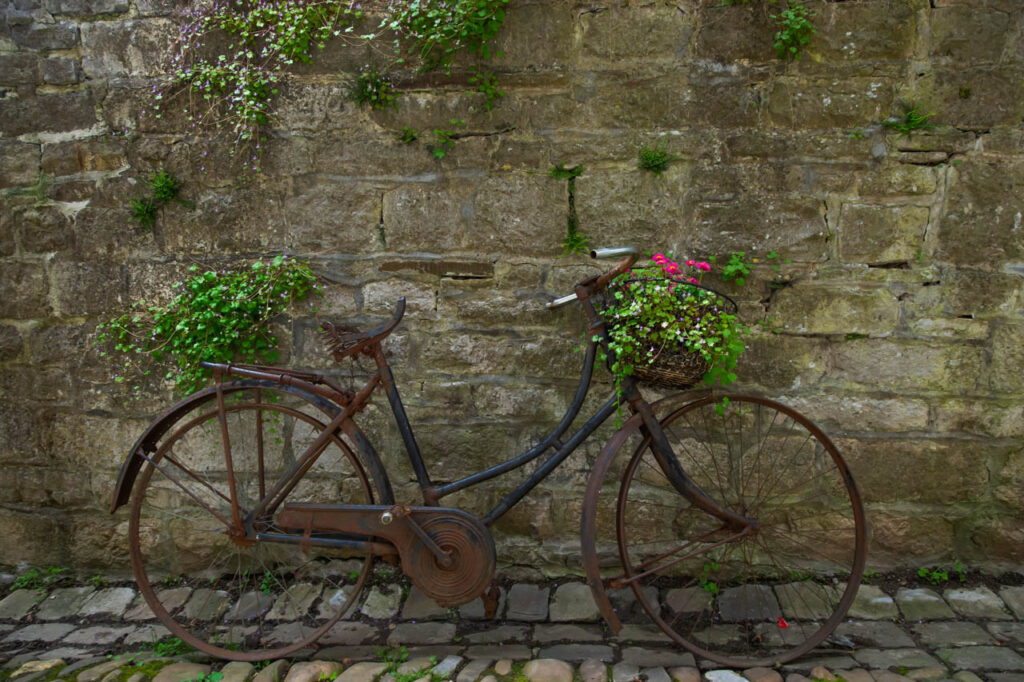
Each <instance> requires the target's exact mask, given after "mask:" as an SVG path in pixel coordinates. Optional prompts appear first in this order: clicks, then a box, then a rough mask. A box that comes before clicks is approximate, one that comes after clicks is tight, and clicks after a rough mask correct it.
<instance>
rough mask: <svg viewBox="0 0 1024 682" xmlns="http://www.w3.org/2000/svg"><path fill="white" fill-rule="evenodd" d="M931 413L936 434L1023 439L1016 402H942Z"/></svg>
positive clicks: (1022, 413)
mask: <svg viewBox="0 0 1024 682" xmlns="http://www.w3.org/2000/svg"><path fill="white" fill-rule="evenodd" d="M933 409H934V411H935V426H934V428H935V430H936V431H950V432H957V431H959V432H964V433H970V434H976V435H983V436H995V437H997V438H1007V437H1022V436H1024V405H1020V404H1018V403H1017V402H1016V401H1009V402H1007V401H996V400H990V401H978V400H970V401H961V400H945V401H942V402H940V403H938V404H936V405H935V406H934V407H933Z"/></svg>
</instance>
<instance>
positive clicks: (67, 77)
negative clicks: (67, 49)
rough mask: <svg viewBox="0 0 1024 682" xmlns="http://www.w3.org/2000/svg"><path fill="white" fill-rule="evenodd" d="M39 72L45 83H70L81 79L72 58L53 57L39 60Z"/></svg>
mask: <svg viewBox="0 0 1024 682" xmlns="http://www.w3.org/2000/svg"><path fill="white" fill-rule="evenodd" d="M39 72H40V75H41V76H42V79H43V82H44V83H46V84H47V85H71V84H73V83H77V82H78V81H79V80H80V79H81V74H80V73H79V71H78V64H76V63H75V60H73V59H64V58H59V57H54V58H51V59H43V60H41V61H40V62H39Z"/></svg>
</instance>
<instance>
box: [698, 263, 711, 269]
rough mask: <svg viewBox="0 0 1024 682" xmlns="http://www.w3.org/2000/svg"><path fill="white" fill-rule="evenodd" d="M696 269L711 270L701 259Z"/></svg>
mask: <svg viewBox="0 0 1024 682" xmlns="http://www.w3.org/2000/svg"><path fill="white" fill-rule="evenodd" d="M697 269H699V270H703V271H704V272H711V266H710V265H708V264H707V263H705V262H703V261H701V262H700V263H697Z"/></svg>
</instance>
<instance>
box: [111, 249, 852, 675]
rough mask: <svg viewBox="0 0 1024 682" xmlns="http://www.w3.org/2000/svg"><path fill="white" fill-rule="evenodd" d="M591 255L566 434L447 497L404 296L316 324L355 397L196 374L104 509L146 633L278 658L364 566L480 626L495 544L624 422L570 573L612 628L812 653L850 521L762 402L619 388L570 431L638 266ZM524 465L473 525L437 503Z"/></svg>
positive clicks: (335, 610) (842, 501)
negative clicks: (628, 278)
mask: <svg viewBox="0 0 1024 682" xmlns="http://www.w3.org/2000/svg"><path fill="white" fill-rule="evenodd" d="M592 255H593V256H595V257H614V258H622V257H624V259H623V260H621V261H620V262H619V263H618V264H617V265H616V266H615V267H613V268H611V269H610V270H608V271H606V272H604V273H603V274H600V275H594V276H592V277H590V278H588V279H586V280H584V281H583V282H580V283H579V284H577V285H576V286H575V290H574V293H573V294H570V295H569V296H565V297H562V298H560V299H558V300H556V301H553V302H552V303H550V304H548V305H549V307H557V306H560V305H566V304H569V303H572V302H574V301H575V302H578V303H579V304H580V305H581V306H582V309H583V313H584V316H585V319H586V321H587V324H588V325H589V332H591V333H588V338H589V339H590V340H589V341H588V343H587V347H586V352H585V354H584V359H583V363H582V364H583V367H582V370H581V374H580V380H579V385H578V388H577V390H576V394H575V397H574V399H573V400H572V402H571V404H570V405H569V407H568V408H567V409H566V411H565V414H564V416H563V417H562V419H561V420H560V421H559V423H558V424H557V425H556V426H555V427H554V428H553V429H552V430H551V432H550V433H549V434H548V435H547V436H546V437H545V438H543V439H542V440H541V441H540V442H539V443H538V444H537V445H535V446H534V447H531V448H529V449H528V450H526V451H525V452H523V453H521V454H519V455H516V456H514V457H512V458H511V459H508V460H507V461H504V462H500V463H498V464H495V465H493V466H491V467H489V468H487V469H485V470H483V471H480V472H478V473H474V474H471V475H468V476H465V477H463V478H459V479H458V480H452V481H446V482H440V480H435V479H433V478H432V477H431V475H430V473H429V472H428V468H427V466H426V464H425V461H424V458H423V456H422V454H421V452H420V449H419V446H418V444H417V440H416V437H415V434H414V430H413V428H412V426H411V425H410V423H409V420H408V419H407V417H406V412H405V408H404V407H403V404H402V400H401V398H400V397H399V392H398V387H397V385H396V383H395V379H394V376H393V374H392V371H391V368H390V366H389V364H388V361H387V358H386V355H385V353H384V352H383V350H382V345H381V344H382V342H383V341H384V340H385V339H386V338H387V336H388V335H389V334H390V333H391V332H392V331H393V330H394V329H395V327H396V326H397V325H398V323H399V321H400V320H401V319H402V315H403V313H404V309H405V302H404V299H399V301H398V305H397V308H396V310H395V312H394V315H393V316H392V318H391V319H390V320H389V321H387V322H386V323H385V324H383V325H382V326H380V327H378V328H376V329H374V330H372V331H367V332H362V331H359V330H357V329H354V328H348V327H334V326H332V325H329V324H326V325H325V333H326V334H327V337H328V340H329V345H330V351H331V353H332V354H333V356H334V357H335V358H336V359H338V360H343V359H346V358H353V357H356V356H363V357H368V358H370V359H371V360H372V361H373V366H374V369H373V370H372V371H371V372H370V373H369V375H368V377H367V379H366V381H365V384H364V385H362V386H361V387H358V388H353V389H349V388H346V387H343V386H342V385H340V383H338V382H337V380H336V379H332V378H331V377H328V376H324V375H322V374H318V373H315V372H308V371H299V370H293V369H287V368H275V367H265V366H256V365H236V364H210V365H208V366H209V368H210V369H211V370H212V371H213V374H214V378H215V382H214V385H213V386H211V387H209V388H206V389H204V390H201V391H199V392H197V393H195V394H193V395H192V396H190V397H188V398H186V399H184V400H182V401H181V402H179V403H177V404H176V405H174V406H173V407H171V408H169V409H168V410H167V411H165V412H164V413H163V414H161V415H160V416H159V417H158V418H157V419H156V420H155V421H154V422H153V423H152V424H151V425H150V426H149V427H148V428H147V429H146V431H145V432H144V433H143V434H142V436H141V437H139V439H138V440H137V441H136V443H135V444H134V445H133V446H132V448H131V450H130V452H129V454H128V456H127V458H126V459H125V461H124V464H123V465H122V468H121V472H120V475H119V477H118V481H117V484H116V489H115V492H114V497H113V502H112V505H111V512H113V511H115V510H116V509H118V508H119V507H121V506H123V505H125V504H127V503H128V502H129V501H130V502H131V505H130V521H129V553H130V558H131V565H132V569H133V572H134V575H135V577H136V580H137V582H138V585H139V588H140V591H141V593H142V594H143V596H144V597H145V600H146V602H147V603H148V605H149V607H150V608H151V609H152V611H153V613H154V614H155V615H156V617H157V618H158V619H159V620H160V621H161V622H162V623H164V624H165V625H166V626H167V627H168V628H169V629H170V630H171V632H172V633H174V634H175V635H177V636H178V637H180V638H181V639H182V640H184V641H185V642H187V643H189V644H191V645H193V646H195V647H196V648H198V649H200V650H202V651H205V652H207V653H210V654H212V655H215V656H218V657H222V658H227V659H241V660H258V659H265V658H270V657H277V656H282V655H285V654H288V653H290V652H293V651H295V650H297V649H299V648H301V647H305V646H309V645H310V644H311V643H313V642H315V641H317V640H318V638H321V637H322V636H323V635H324V634H325V633H327V632H328V631H329V630H330V629H331V628H332V626H334V625H335V624H336V623H337V622H338V621H339V619H341V618H343V617H345V616H346V615H347V614H351V613H355V609H356V607H357V606H358V605H359V603H360V595H361V593H362V592H363V591H364V590H365V589H366V588H367V586H368V585H370V584H371V578H373V579H378V578H379V575H376V576H375V575H374V573H373V565H374V561H375V560H376V559H380V560H383V561H386V562H389V563H391V564H394V565H398V566H399V567H400V568H401V571H402V572H403V573H404V574H405V575H406V576H408V577H409V579H410V580H411V581H412V583H413V584H414V585H416V586H417V587H418V588H419V589H421V590H422V591H423V592H424V593H425V594H426V595H427V596H429V597H431V598H432V599H434V600H435V601H436V602H437V603H438V604H440V605H442V606H456V605H460V604H465V603H468V602H470V601H471V600H474V599H476V598H478V597H483V599H484V603H485V604H486V605H487V608H488V610H489V611H490V612H491V613H493V610H494V606H495V604H496V589H495V588H494V587H493V580H494V575H495V567H496V556H495V546H494V542H493V539H492V537H491V533H490V530H489V529H490V526H491V525H492V524H493V523H494V522H495V521H496V520H497V519H499V518H500V517H501V516H502V515H503V514H505V512H507V511H508V510H509V509H511V508H512V507H513V506H514V505H515V504H516V503H517V502H519V501H520V500H521V499H522V498H523V497H524V496H525V495H527V493H529V492H530V490H531V489H533V488H534V487H535V486H536V485H537V484H538V483H539V482H540V481H541V480H543V479H544V478H545V477H546V476H548V475H549V474H550V473H551V472H552V471H553V470H554V469H555V468H556V467H558V466H559V465H560V464H561V463H562V462H563V461H565V459H566V458H567V457H568V456H569V454H570V453H572V452H573V451H574V450H576V449H577V447H578V446H579V445H580V444H581V443H583V442H584V441H585V440H586V439H587V438H588V437H590V436H591V435H592V434H593V433H594V432H595V431H596V430H597V429H598V428H599V427H600V426H601V425H602V424H604V423H605V422H607V421H608V420H609V419H610V418H611V417H613V416H614V415H615V414H616V412H617V411H618V410H619V409H620V408H619V405H620V404H621V406H622V410H623V412H624V413H625V414H624V415H623V417H622V423H621V426H620V428H618V430H617V431H615V433H614V435H613V436H612V437H611V439H610V440H609V441H608V443H607V445H606V446H605V447H604V448H603V450H602V451H601V452H600V454H599V455H598V456H597V459H596V461H595V462H594V464H593V467H592V471H591V474H590V478H589V482H588V484H587V487H586V492H585V496H584V501H583V507H582V515H581V516H582V518H581V542H582V547H581V550H582V558H583V559H582V563H583V568H584V569H585V572H586V576H587V580H588V584H589V586H590V588H591V590H592V593H593V596H594V599H595V601H596V603H597V605H598V608H599V610H600V612H601V614H602V615H603V616H604V618H605V621H606V622H607V624H608V626H609V627H610V629H611V630H612V631H613V632H616V633H617V632H618V631H619V629H620V628H621V627H622V621H623V620H630V619H634V618H636V617H638V616H639V617H642V618H645V619H647V620H649V621H650V622H653V623H654V624H655V625H656V626H657V627H658V628H659V629H660V630H661V631H663V632H664V634H665V635H667V636H668V637H669V638H671V640H672V641H673V642H675V643H676V644H678V645H679V646H681V647H683V648H684V649H686V650H688V651H690V652H692V653H694V654H695V655H697V656H699V657H704V658H708V659H711V660H714V661H718V662H720V663H723V664H726V665H737V666H751V665H777V664H779V663H782V662H784V661H788V660H792V659H793V658H796V657H799V656H801V655H803V654H805V653H806V652H808V651H810V650H811V649H813V648H815V647H816V646H818V645H820V644H821V643H822V642H823V641H824V640H825V639H826V638H827V637H828V636H829V635H830V634H831V633H832V632H833V631H834V630H835V628H836V627H837V625H838V624H839V622H840V620H841V619H842V618H843V616H844V614H845V613H846V611H847V609H848V608H849V607H850V605H851V603H852V601H853V599H854V597H855V594H856V591H857V588H858V585H859V583H860V579H861V576H862V574H863V570H864V565H865V555H866V531H865V526H866V524H865V517H864V510H863V506H862V504H861V500H860V496H859V494H858V492H857V489H856V486H855V484H854V481H853V478H852V476H851V474H850V471H849V468H848V467H847V465H846V463H845V462H844V461H843V458H842V457H841V456H840V454H839V452H838V450H837V449H836V447H835V446H834V445H833V443H832V442H831V441H830V440H829V438H828V437H827V436H826V435H825V434H824V433H823V432H822V431H821V430H820V429H819V428H818V427H817V426H815V425H814V424H813V423H812V422H811V421H810V420H808V419H807V418H806V417H804V416H802V415H801V414H799V413H798V412H796V411H795V410H793V409H791V408H789V407H787V406H785V405H782V404H780V403H778V402H775V401H773V400H770V399H768V398H764V397H760V396H757V395H745V394H729V401H728V404H727V405H725V404H724V401H722V400H721V395H722V394H721V393H720V392H718V391H717V390H712V389H707V388H696V389H690V390H682V391H680V392H677V393H674V394H672V395H669V396H668V397H666V398H663V399H661V400H657V401H654V402H649V401H648V400H647V399H645V397H644V394H643V393H642V392H641V390H640V388H639V387H638V385H637V382H636V381H634V380H633V378H632V377H626V378H625V379H624V380H623V382H622V385H621V387H620V392H618V393H613V394H612V395H611V396H610V397H609V398H608V399H607V400H606V401H605V402H604V403H603V405H601V406H600V407H599V408H598V409H597V410H596V411H595V413H594V414H593V415H592V416H591V417H590V418H589V419H588V420H587V421H586V422H585V423H583V425H582V426H580V427H579V428H577V429H576V430H575V431H574V432H570V429H571V426H572V425H573V424H574V422H576V418H577V416H578V415H579V413H580V411H581V409H582V406H583V404H584V400H585V398H586V397H587V395H588V394H589V392H590V390H591V380H592V377H593V372H594V367H595V364H596V363H597V357H598V351H599V349H600V348H603V349H604V351H605V352H606V353H607V352H609V348H608V345H607V340H608V337H607V330H606V328H605V321H604V320H603V319H602V315H601V312H600V311H599V309H598V303H597V301H598V300H599V296H600V295H601V292H602V291H603V290H605V288H606V287H607V286H608V285H609V283H610V282H612V281H613V280H614V279H615V278H616V277H617V276H619V275H620V274H622V273H624V272H626V271H627V270H628V269H629V268H630V266H631V265H632V264H633V262H634V261H635V259H636V258H637V256H638V252H637V251H636V250H634V249H604V250H598V251H595V252H593V254H592ZM229 379H232V380H229ZM378 391H379V392H383V393H384V394H385V396H386V398H387V404H388V406H389V407H390V411H391V413H392V414H393V416H394V420H395V423H396V425H397V428H398V432H399V434H400V438H401V443H402V445H403V446H404V449H405V452H406V454H407V456H408V461H409V464H410V465H411V468H412V471H413V473H414V476H415V479H416V482H417V484H418V487H419V490H420V492H421V494H422V503H421V504H420V505H419V506H409V505H405V504H398V503H396V499H395V493H394V489H393V487H392V484H391V481H390V479H389V477H388V472H387V471H386V470H385V467H384V465H383V463H382V460H381V457H380V456H379V454H378V452H377V450H376V449H375V448H374V446H373V445H372V443H371V439H370V437H368V436H367V434H366V433H364V431H363V430H362V429H361V428H360V426H359V425H358V424H357V418H358V417H359V416H360V413H361V412H363V411H364V410H365V409H366V408H367V406H368V404H369V401H370V398H371V396H372V394H373V393H375V392H378ZM620 396H621V397H620ZM534 461H537V462H539V463H538V464H537V465H536V469H535V470H534V471H533V472H532V473H531V474H530V475H529V476H527V477H526V479H525V480H524V481H522V482H521V483H519V484H518V485H517V486H516V487H514V489H512V491H511V492H509V493H508V494H507V495H505V496H504V497H503V498H502V499H501V500H500V501H499V502H498V503H497V504H496V506H495V507H494V508H493V509H492V510H491V511H490V512H488V513H486V514H485V515H483V516H477V515H474V514H471V513H469V512H467V511H465V510H462V509H459V508H455V507H446V506H443V505H442V504H441V500H442V499H443V498H445V497H447V496H449V495H452V494H453V493H456V492H459V491H462V490H465V489H467V488H470V487H471V486H476V485H478V484H481V483H483V482H485V481H489V480H491V479H494V478H495V477H498V476H501V475H502V474H506V473H508V472H511V471H513V470H516V469H519V468H521V467H523V466H524V465H525V464H527V463H528V462H534ZM599 529H600V530H602V531H607V533H605V534H606V535H608V536H609V537H607V538H606V537H604V535H602V537H601V538H599V537H598V535H599V532H598V531H599ZM611 536H614V537H611ZM623 593H626V594H632V596H633V602H632V606H631V607H630V608H631V610H630V611H629V613H626V612H625V611H622V610H620V611H616V609H615V608H613V606H612V597H613V596H615V597H621V595H622V594H623ZM617 603H622V602H621V600H620V601H619V602H617Z"/></svg>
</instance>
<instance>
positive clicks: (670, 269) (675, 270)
mask: <svg viewBox="0 0 1024 682" xmlns="http://www.w3.org/2000/svg"><path fill="white" fill-rule="evenodd" d="M665 272H667V273H668V274H670V275H678V274H679V266H678V265H676V264H675V263H669V264H668V265H666V266H665Z"/></svg>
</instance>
